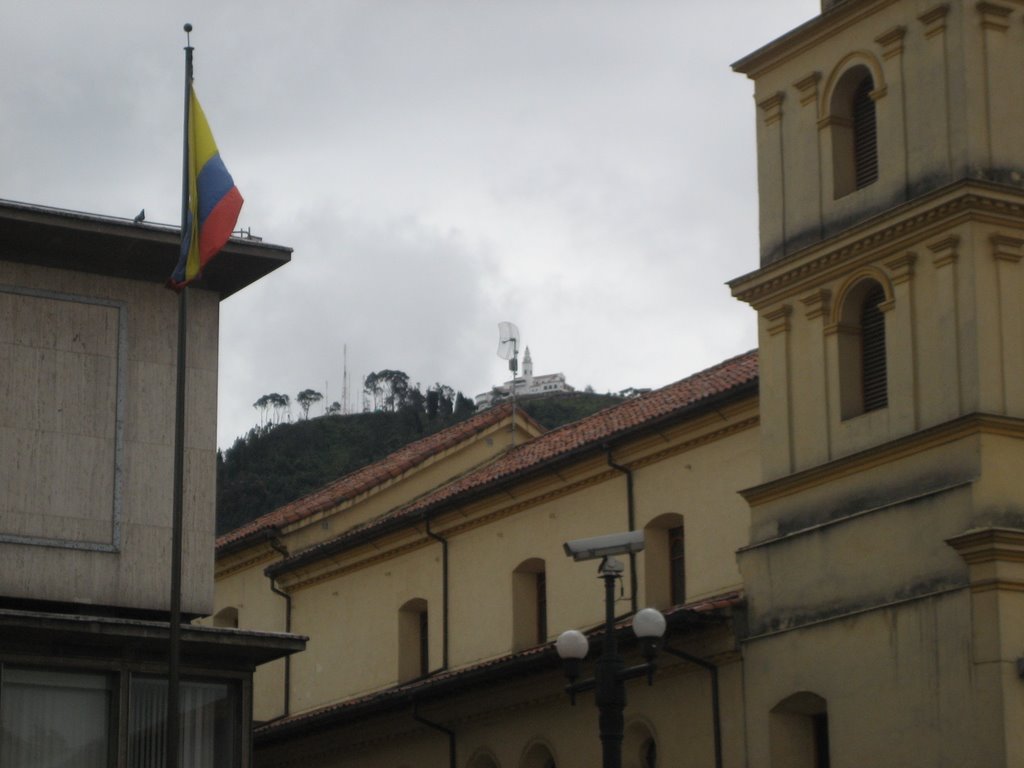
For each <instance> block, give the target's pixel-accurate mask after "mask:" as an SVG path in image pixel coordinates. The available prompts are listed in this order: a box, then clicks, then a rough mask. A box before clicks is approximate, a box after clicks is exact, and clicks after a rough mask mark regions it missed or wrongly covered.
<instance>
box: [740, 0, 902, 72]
mask: <svg viewBox="0 0 1024 768" xmlns="http://www.w3.org/2000/svg"><path fill="white" fill-rule="evenodd" d="M899 1H900V0H873V2H859V3H844V4H842V5H839V6H837V7H836V8H835V9H834V10H831V11H829V12H828V13H823V14H821V15H820V16H816V17H815V18H813V19H811V20H810V21H807V22H805V23H804V24H801V25H800V26H799V27H797V28H796V29H794V30H792V31H791V32H789V33H788V34H785V35H783V36H782V37H779V38H777V39H776V40H774V41H773V42H771V43H768V45H765V46H762V47H761V48H758V49H757V50H756V51H754V52H753V53H751V54H748V55H747V56H744V57H743V58H742V59H740V60H739V61H736V62H734V63H733V65H732V68H733V70H734V71H736V72H741V73H742V74H745V75H746V76H747V77H749V78H751V79H753V80H756V79H757V78H759V77H761V76H762V75H764V74H765V73H767V72H769V71H771V70H772V69H775V68H776V67H778V66H781V65H783V64H785V63H786V62H788V61H791V60H792V59H795V58H796V57H798V56H800V55H801V54H803V53H804V52H805V51H807V50H809V49H811V48H813V47H815V46H817V45H819V44H821V43H822V42H824V41H825V40H827V39H828V38H830V37H834V36H836V35H839V34H841V33H842V32H844V31H845V30H847V29H849V28H850V27H854V26H856V25H858V24H860V23H861V22H863V21H864V20H865V19H867V18H868V17H870V16H873V15H874V14H876V13H878V12H879V11H881V10H883V9H884V8H887V7H888V6H890V5H894V4H896V3H897V2H899Z"/></svg>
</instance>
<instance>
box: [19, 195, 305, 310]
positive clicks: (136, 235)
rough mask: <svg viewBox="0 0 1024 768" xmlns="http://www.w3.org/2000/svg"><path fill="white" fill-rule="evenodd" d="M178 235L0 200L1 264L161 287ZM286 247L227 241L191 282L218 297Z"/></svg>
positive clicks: (160, 227) (282, 256)
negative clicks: (62, 270)
mask: <svg viewBox="0 0 1024 768" xmlns="http://www.w3.org/2000/svg"><path fill="white" fill-rule="evenodd" d="M180 233H181V230H180V229H179V228H178V227H176V226H171V225H166V224H153V223H149V222H135V221H133V220H132V219H120V218H115V217H110V216H99V215H95V214H89V213H83V212H80V211H69V210H63V209H60V208H49V207H45V206H39V205H31V204H27V203H19V202H14V201H10V200H0V260H2V261H11V262H19V263H24V264H32V265H35V266H42V267H50V268H53V269H66V270H71V271H76V272H88V273H93V274H98V275H105V276H108V277H119V278H125V279H129V280H139V281H143V282H148V283H154V284H157V285H162V284H164V283H165V282H166V281H167V279H168V277H170V274H171V271H172V270H173V269H174V266H175V264H176V263H177V261H178V254H179V252H180V244H181V234H180ZM291 253H292V249H291V248H287V247H285V246H280V245H272V244H270V243H264V242H262V241H259V240H254V239H243V238H232V239H231V240H229V241H228V242H227V244H226V245H225V246H224V248H223V249H222V250H221V251H220V252H219V253H218V255H217V258H215V259H214V260H213V261H211V262H210V264H209V265H208V266H207V267H206V269H205V270H204V273H203V277H202V278H201V279H199V280H197V281H195V282H194V283H193V284H192V285H193V286H194V287H195V288H197V289H202V290H207V291H213V292H215V293H217V294H218V295H219V297H220V298H221V299H225V298H227V297H228V296H230V295H232V294H234V293H237V292H238V291H240V290H242V289H243V288H245V287H246V286H248V285H250V284H252V283H254V282H256V281H257V280H259V279H260V278H262V277H264V276H266V275H267V274H269V273H270V272H272V271H274V270H275V269H277V268H278V267H280V266H282V265H283V264H287V263H288V262H289V261H290V260H291Z"/></svg>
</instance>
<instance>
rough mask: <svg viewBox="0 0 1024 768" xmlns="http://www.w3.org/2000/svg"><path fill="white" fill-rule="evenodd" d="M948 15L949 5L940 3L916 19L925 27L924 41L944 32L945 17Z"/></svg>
mask: <svg viewBox="0 0 1024 768" xmlns="http://www.w3.org/2000/svg"><path fill="white" fill-rule="evenodd" d="M948 15H949V4H948V3H942V4H941V5H937V6H935V7H934V8H932V9H931V10H930V11H925V12H924V13H922V14H921V15H920V16H918V17H917V20H918V21H920V22H921V23H922V24H923V25H924V27H925V30H924V36H925V39H926V40H927V39H928V38H932V37H935V35H939V34H942V33H943V32H945V31H946V16H948Z"/></svg>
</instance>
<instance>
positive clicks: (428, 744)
mask: <svg viewBox="0 0 1024 768" xmlns="http://www.w3.org/2000/svg"><path fill="white" fill-rule="evenodd" d="M734 67H735V69H736V70H737V71H739V72H741V73H743V74H745V75H747V76H748V77H750V78H751V79H752V81H753V83H754V89H755V101H756V104H757V108H756V117H757V129H758V134H757V135H758V176H759V189H760V198H761V217H760V228H761V245H762V247H761V258H760V265H759V267H758V268H757V269H756V270H755V271H753V272H751V273H750V274H748V275H744V276H742V277H739V278H737V279H735V280H734V281H732V283H731V284H730V287H731V289H732V291H733V293H734V295H735V296H736V297H737V298H739V299H741V300H742V301H744V302H746V303H747V304H749V305H750V306H751V307H752V308H753V309H754V310H755V311H756V313H757V317H758V323H759V350H758V351H757V352H756V353H749V354H747V355H743V356H740V357H737V358H733V359H731V360H728V361H726V362H724V363H722V364H721V365H719V366H716V367H715V368H712V369H709V370H708V371H704V372H701V373H699V374H696V375H694V376H692V377H689V378H687V379H683V380H682V381H680V382H678V383H676V384H673V385H670V386H669V387H665V388H663V389H661V390H657V391H655V392H651V393H648V394H645V395H643V396H641V397H639V398H636V399H633V400H630V401H627V402H626V403H623V404H621V405H619V406H616V407H615V408H612V409H609V410H607V411H604V412H602V413H600V414H596V415H595V416H592V417H589V418H588V419H584V420H582V421H581V422H578V423H576V424H573V425H568V426H567V427H563V428H561V429H559V430H554V431H552V432H549V433H546V434H542V435H541V434H538V435H536V436H534V435H530V434H525V433H528V430H527V428H526V427H521V428H519V431H518V432H517V434H519V435H521V436H523V439H521V440H520V441H518V443H517V445H516V446H515V447H508V445H507V443H502V442H501V441H496V442H495V443H494V445H493V446H491V447H493V449H494V451H493V453H492V454H488V455H485V456H478V457H477V459H476V463H475V464H473V465H472V466H467V465H466V464H461V463H458V462H455V463H454V464H453V465H452V468H451V469H450V470H448V471H440V470H439V472H438V474H437V475H435V477H434V478H432V479H431V482H430V483H426V484H425V485H431V484H432V483H433V482H434V480H435V479H436V480H437V483H436V484H434V485H431V487H430V488H425V485H415V484H410V485H409V486H408V489H407V490H403V488H402V486H403V483H404V482H406V478H407V477H408V480H409V482H410V483H411V482H412V479H413V477H414V476H415V475H416V474H417V473H418V472H419V471H420V470H417V469H416V468H415V467H410V468H407V469H405V470H403V472H404V473H405V474H399V475H395V476H391V475H388V476H383V475H382V479H381V481H380V483H379V485H376V486H369V487H361V490H360V493H361V494H362V495H357V496H352V497H351V498H348V497H346V498H343V499H340V498H339V499H336V500H334V501H330V500H326V501H327V502H329V503H328V506H327V507H318V508H316V509H315V511H313V512H309V513H308V514H307V512H308V510H306V511H303V510H301V509H298V508H293V509H291V510H290V511H289V512H287V513H286V514H282V515H280V516H278V517H277V518H275V519H274V520H273V521H272V522H271V523H267V524H266V525H264V526H263V527H262V528H261V527H260V526H259V525H257V526H256V527H255V529H253V530H250V531H247V532H243V534H242V535H239V536H236V537H234V538H233V539H230V540H222V542H221V543H220V545H219V546H220V549H221V555H220V557H219V560H218V563H219V565H218V576H217V581H216V596H217V597H216V602H217V610H218V611H223V612H225V615H228V616H232V617H234V616H237V620H238V622H239V625H240V626H243V627H252V628H260V629H271V630H279V629H285V628H286V625H287V623H288V616H289V615H290V622H291V623H290V625H289V626H290V628H291V629H292V630H293V631H297V632H300V633H303V634H308V635H309V636H310V638H311V639H310V642H309V646H308V648H307V650H306V651H305V652H303V653H302V654H299V655H297V656H296V657H295V658H294V659H293V660H292V661H291V662H290V669H289V670H288V671H287V675H286V674H285V671H284V670H283V669H281V670H278V672H277V673H276V674H277V675H278V676H277V678H276V679H274V680H269V679H268V680H267V685H266V688H265V691H264V693H265V695H264V696H262V697H261V696H259V695H258V696H257V707H258V715H257V717H258V718H259V719H261V720H266V723H265V724H264V725H263V726H261V727H260V728H258V729H257V731H256V745H257V757H258V762H259V764H261V765H266V766H284V765H303V766H307V765H308V766H350V765H351V766H391V767H392V768H401V767H402V766H412V765H445V764H448V765H457V766H460V767H461V766H467V767H468V768H493V767H494V766H501V767H502V768H547V766H551V765H559V766H590V765H597V764H598V763H599V755H600V752H599V747H598V742H597V718H596V712H595V710H594V707H593V705H592V704H593V702H592V698H590V697H589V696H588V695H584V696H581V697H580V700H579V702H578V704H577V706H576V707H571V706H570V705H569V702H568V700H567V699H568V697H567V696H566V695H565V694H564V692H563V685H564V681H563V679H562V677H561V673H560V668H559V667H560V665H559V663H558V661H557V659H556V658H555V657H554V654H553V651H552V649H551V641H552V640H553V639H554V638H555V637H556V636H557V635H558V634H559V632H561V631H562V630H563V629H567V628H580V629H585V630H591V629H593V628H595V627H597V626H598V625H599V624H600V621H601V617H602V607H603V606H602V598H601V591H600V585H599V583H598V580H597V579H596V578H594V577H595V574H594V572H593V568H592V567H591V566H588V565H584V564H576V563H573V562H572V561H571V560H569V559H567V558H566V557H565V556H564V554H563V553H562V550H561V545H562V542H564V541H566V540H569V539H573V538H580V537H584V536H594V535H598V534H603V533H611V532H616V531H621V530H626V529H638V530H644V531H645V533H646V537H645V538H646V543H647V548H646V550H645V551H644V552H643V553H642V554H640V555H638V556H637V557H636V558H635V562H633V563H631V564H630V567H629V568H628V569H627V572H626V574H625V575H624V579H623V589H624V591H623V599H622V601H621V603H620V606H621V609H620V613H621V614H622V615H623V617H627V616H628V615H629V614H630V613H631V612H633V611H635V610H636V609H637V608H638V607H643V606H645V605H654V606H656V607H659V608H662V609H664V610H665V612H666V614H667V616H668V620H669V635H668V638H667V639H666V642H665V649H664V650H663V652H662V654H661V657H660V661H659V663H660V668H659V671H658V673H657V675H656V678H655V682H654V685H653V686H651V687H647V686H646V684H645V683H644V682H643V681H633V682H631V683H630V684H629V686H628V705H627V710H626V723H627V728H626V740H625V744H624V764H625V765H627V766H650V765H662V766H664V765H679V766H717V765H721V766H735V767H737V768H738V767H739V766H744V767H748V766H749V767H750V768H759V767H764V768H768V767H769V766H772V767H773V768H779V767H780V766H787V767H793V768H802V767H807V768H823V767H825V766H833V767H835V766H842V767H845V766H862V765H900V766H942V765H949V766H977V767H978V768H982V767H983V766H985V767H988V766H1022V765H1024V679H1022V676H1024V667H1022V662H1021V661H1020V659H1021V658H1022V657H1024V503H1022V501H1021V480H1020V478H1021V477H1022V475H1024V446H1022V443H1021V440H1022V438H1024V377H1022V375H1021V374H1022V372H1024V311H1022V302H1021V296H1022V293H1024V292H1022V288H1024V272H1022V271H1021V270H1022V269H1024V266H1022V265H1021V258H1022V256H1024V140H1022V138H1021V135H1022V134H1021V126H1022V125H1024V78H1021V77H1020V76H1019V73H1021V72H1024V5H1021V3H1019V2H1016V1H1013V2H988V1H987V0H983V1H982V2H976V1H975V0H963V1H962V2H948V3H937V2H934V0H843V1H841V2H826V3H824V7H823V10H822V14H821V15H820V16H818V17H816V18H815V19H812V20H811V21H809V22H807V23H806V24H804V25H802V26H801V27H799V28H797V29H795V30H793V31H792V32H791V33H789V34H787V35H785V36H783V37H781V38H779V39H778V40H776V41H774V42H772V43H770V44H768V45H767V46H765V47H764V48H762V49H760V50H758V51H756V52H754V53H752V54H750V55H749V56H747V57H745V58H744V59H742V60H740V61H739V62H737V63H736V64H735V65H734ZM474 418H480V416H479V415H478V416H477V417H474ZM509 418H510V417H509ZM509 426H510V425H508V424H507V423H504V422H503V423H502V424H501V425H500V426H499V425H498V424H492V425H491V427H488V429H493V430H496V431H495V432H494V433H493V435H494V436H495V437H496V436H497V435H499V434H509ZM525 437H530V438H532V439H529V440H528V441H527V440H525ZM458 439H459V440H461V441H469V442H470V443H472V442H473V440H474V438H471V437H470V436H466V435H462V436H460V437H459V438H458ZM445 451H447V452H449V453H448V454H447V455H454V453H457V451H455V452H454V453H453V446H448V447H447V448H445ZM445 455H446V454H445V453H444V452H441V453H438V454H437V459H436V461H437V462H438V463H441V464H443V463H445V460H446V459H445ZM424 461H425V460H424ZM378 469H384V468H383V467H379V468H378ZM392 469H394V467H392ZM445 475H447V477H443V476H445ZM385 489H393V491H394V495H393V496H391V497H389V498H388V499H387V502H386V503H381V504H378V505H373V504H372V498H373V496H374V495H375V494H378V493H381V492H382V491H384V490H385ZM331 504H334V506H330V505H331ZM314 506H315V505H314ZM680 551H681V552H682V557H680V556H679V554H680ZM680 569H681V574H680ZM680 575H681V576H682V577H683V578H682V579H680ZM272 588H273V590H276V591H272ZM289 610H290V614H289V612H288V611H289ZM623 637H624V642H626V643H627V644H628V639H627V638H628V632H627V631H626V630H623ZM634 652H635V651H634ZM286 677H287V683H286V682H285V678H286ZM285 692H287V696H286V695H285Z"/></svg>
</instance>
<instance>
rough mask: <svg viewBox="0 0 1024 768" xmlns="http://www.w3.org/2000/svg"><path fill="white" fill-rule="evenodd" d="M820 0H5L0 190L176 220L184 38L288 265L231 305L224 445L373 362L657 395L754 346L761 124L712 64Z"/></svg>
mask: <svg viewBox="0 0 1024 768" xmlns="http://www.w3.org/2000/svg"><path fill="white" fill-rule="evenodd" d="M817 10H818V3H817V2H816V0H785V1H784V0H739V1H738V2H731V3H697V2H695V1H694V0H632V1H631V2H622V1H621V0H587V1H586V2H583V0H545V1H544V2H541V1H540V0H520V1H519V2H499V1H498V0H406V1H403V2H399V1H398V0H381V1H380V2H365V0H345V1H341V2H328V1H327V0H320V1H317V2H314V1H304V2H296V3H280V2H269V1H266V0H246V2H243V1H242V0H219V1H218V2H215V3H213V2H208V1H205V0H204V2H199V0H185V1H184V2H179V3H174V4H170V3H164V2H156V0H143V1H142V2H139V1H137V0H105V2H102V3H81V2H76V1H75V0H34V1H33V2H25V1H24V0H15V1H14V2H9V3H8V4H7V5H5V8H4V12H3V23H2V24H0V47H2V49H3V50H4V51H5V57H6V60H7V61H8V62H10V63H11V66H12V67H13V68H14V72H13V73H12V74H11V75H10V76H8V77H5V78H4V79H3V80H2V81H0V109H2V110H3V115H2V117H3V119H0V142H2V148H0V151H2V152H3V156H2V157H0V196H2V197H6V198H10V199H16V200H23V201H27V202H35V203H41V204H47V205H55V206H60V207H68V208H76V209H81V210H86V211H92V212H96V213H102V214H108V215H119V216H125V217H130V216H132V215H134V214H135V212H137V211H138V210H139V208H142V207H145V208H146V211H147V217H148V218H149V219H150V220H152V221H168V222H173V221H175V220H176V218H177V215H178V210H179V205H180V203H179V199H180V198H179V195H180V189H179V178H178V174H179V172H180V164H181V156H180V151H181V150H180V146H181V138H180V130H181V102H182V47H183V45H184V35H183V33H182V31H181V26H182V23H183V22H185V21H190V22H192V23H193V24H194V25H195V32H194V33H193V36H192V42H193V44H194V45H195V46H196V85H197V89H198V91H199V94H200V97H201V98H202V100H203V104H204V106H205V108H206V111H207V114H208V116H209V118H210V121H211V125H212V126H213V130H214V132H215V134H216V136H217V140H218V143H219V145H220V148H221V150H222V154H223V156H224V158H225V160H226V162H227V164H228V167H229V168H230V169H231V171H232V173H233V174H234V176H235V180H236V182H237V183H238V186H239V187H240V189H241V190H242V193H243V195H244V196H245V198H246V204H245V207H244V209H243V212H242V217H241V220H240V225H241V226H243V227H251V228H252V230H253V232H254V233H256V234H259V235H261V236H263V237H264V238H265V239H267V240H268V241H271V242H277V243H281V244H284V245H289V246H292V247H294V249H295V256H294V261H293V263H292V264H290V265H288V266H287V267H285V268H283V269H281V270H280V271H279V272H277V273H275V274H274V275H272V276H270V277H269V278H267V279H266V280H264V281H262V282H261V283H259V284H256V285H254V286H252V287H251V288H249V289H247V290H246V291H244V292H242V293H241V294H239V295H237V296H234V297H232V298H231V299H229V300H228V301H227V302H225V303H224V305H223V307H222V333H221V352H222V377H221V378H222V381H221V389H220V438H219V440H220V444H221V445H222V446H224V445H227V444H230V442H231V440H232V439H233V438H234V437H235V436H236V435H238V434H240V433H242V432H244V431H245V430H246V429H247V428H248V427H249V426H251V425H252V424H253V423H254V422H255V417H256V414H255V411H253V410H252V408H251V403H252V402H253V401H254V400H255V399H256V397H258V396H259V395H260V394H263V393H264V392H268V391H275V390H276V391H284V392H287V393H289V394H291V395H294V393H295V392H297V391H298V390H299V389H301V388H305V387H307V386H310V387H314V388H317V389H319V388H321V387H322V386H323V384H324V382H325V381H329V382H330V384H329V386H330V389H331V391H330V392H329V393H328V394H329V396H330V397H331V399H338V398H339V397H340V387H341V348H342V345H343V344H346V343H347V344H348V347H349V368H350V371H351V377H352V382H353V385H354V386H356V387H358V381H359V377H360V376H362V375H364V374H365V373H367V372H369V371H371V370H375V369H380V368H383V367H392V368H401V369H403V370H405V371H406V372H407V373H409V374H410V375H411V376H412V377H413V378H414V380H419V381H421V382H422V383H424V384H427V383H430V382H432V381H437V380H440V381H443V382H445V383H449V384H451V385H453V386H456V387H459V388H462V389H463V390H465V391H466V392H467V394H470V395H472V394H475V393H476V392H479V391H483V390H484V389H486V388H488V387H489V386H490V385H491V384H492V383H495V382H497V381H500V380H502V379H503V378H504V377H505V376H506V373H507V371H506V369H505V367H504V363H503V362H502V361H501V360H499V359H497V357H496V356H495V355H494V348H495V346H496V333H497V331H496V324H497V323H498V322H499V321H500V320H513V321H515V322H517V323H518V325H519V327H520V328H521V330H522V331H523V336H524V341H525V342H526V343H528V344H529V345H530V347H531V350H532V352H533V355H534V360H535V364H536V368H537V370H538V372H549V371H554V370H561V371H563V372H565V374H566V375H567V377H568V379H569V381H570V382H571V383H573V384H576V385H578V386H583V385H585V384H592V385H593V386H594V387H595V388H596V389H598V390H599V391H605V390H617V389H621V388H623V387H626V386H630V385H635V386H659V385H662V384H665V383H667V382H669V381H672V380H674V379H677V378H680V377H682V376H683V375H685V374H687V373H690V372H692V371H693V370H695V369H697V368H700V367H702V366H705V365H709V364H712V363H714V362H716V361H718V360H720V359H722V358H724V357H727V356H729V355H732V354H735V353H738V352H741V351H744V350H746V349H748V348H750V347H752V346H754V345H755V343H756V334H755V318H754V316H753V313H752V312H751V310H750V309H749V308H747V307H745V306H742V305H739V304H737V303H736V302H735V301H734V300H733V299H731V297H730V296H729V294H728V290H727V288H726V287H725V286H724V285H723V283H724V282H725V281H726V280H728V279H730V278H732V277H735V276H737V275H740V274H743V273H746V272H748V271H750V270H752V269H754V268H755V267H756V266H757V252H758V250H757V213H756V177H755V171H756V165H755V157H754V137H753V129H754V119H755V118H754V107H753V104H752V100H751V98H750V94H751V87H750V84H749V82H747V81H746V80H745V79H744V78H742V77H741V76H739V75H735V74H733V73H732V72H731V71H730V70H729V63H730V62H731V61H733V60H735V59H737V58H739V57H740V56H742V55H744V54H746V53H748V52H749V51H751V50H753V49H754V48H756V47H758V46H760V45H762V44H764V43H767V42H769V41H770V39H771V38H772V36H773V35H776V34H781V33H783V32H785V31H786V30H788V29H789V28H792V27H793V26H795V25H796V24H798V23H800V22H802V21H804V20H806V19H807V18H809V17H811V16H812V15H813V14H814V13H816V12H817Z"/></svg>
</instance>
